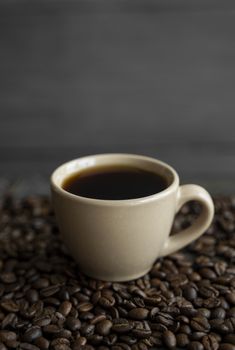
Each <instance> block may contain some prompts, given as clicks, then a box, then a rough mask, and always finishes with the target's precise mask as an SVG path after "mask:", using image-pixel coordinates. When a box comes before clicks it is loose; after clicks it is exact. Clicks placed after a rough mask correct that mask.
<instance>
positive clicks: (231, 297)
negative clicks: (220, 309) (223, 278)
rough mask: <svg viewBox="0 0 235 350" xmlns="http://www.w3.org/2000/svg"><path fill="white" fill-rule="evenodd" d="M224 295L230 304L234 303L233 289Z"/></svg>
mask: <svg viewBox="0 0 235 350" xmlns="http://www.w3.org/2000/svg"><path fill="white" fill-rule="evenodd" d="M225 297H226V300H227V301H228V302H229V303H230V304H231V305H235V291H233V292H230V293H227V294H226V295H225Z"/></svg>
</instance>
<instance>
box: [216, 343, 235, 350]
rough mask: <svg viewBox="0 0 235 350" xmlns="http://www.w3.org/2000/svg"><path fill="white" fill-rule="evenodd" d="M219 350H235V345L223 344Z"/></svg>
mask: <svg viewBox="0 0 235 350" xmlns="http://www.w3.org/2000/svg"><path fill="white" fill-rule="evenodd" d="M219 350H235V345H233V344H230V343H221V344H220V346H219Z"/></svg>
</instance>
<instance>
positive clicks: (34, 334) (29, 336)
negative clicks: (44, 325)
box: [23, 327, 42, 343]
mask: <svg viewBox="0 0 235 350" xmlns="http://www.w3.org/2000/svg"><path fill="white" fill-rule="evenodd" d="M41 336H42V331H41V328H40V327H31V328H28V329H27V331H26V332H25V333H24V335H23V340H24V342H26V343H27V342H29V343H30V342H32V341H34V340H35V339H37V338H39V337H41Z"/></svg>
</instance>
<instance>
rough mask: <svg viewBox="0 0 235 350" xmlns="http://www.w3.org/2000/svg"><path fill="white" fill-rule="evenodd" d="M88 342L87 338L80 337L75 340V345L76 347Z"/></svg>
mask: <svg viewBox="0 0 235 350" xmlns="http://www.w3.org/2000/svg"><path fill="white" fill-rule="evenodd" d="M86 342H87V339H86V338H85V337H78V338H77V339H76V340H75V342H74V346H75V347H76V348H79V347H82V346H84V345H86Z"/></svg>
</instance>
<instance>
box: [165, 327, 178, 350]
mask: <svg viewBox="0 0 235 350" xmlns="http://www.w3.org/2000/svg"><path fill="white" fill-rule="evenodd" d="M162 337H163V341H164V344H165V345H166V346H167V348H169V349H171V348H174V347H175V346H176V337H175V335H174V333H172V332H171V331H165V332H164V333H163V335H162Z"/></svg>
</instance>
